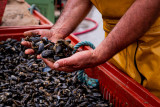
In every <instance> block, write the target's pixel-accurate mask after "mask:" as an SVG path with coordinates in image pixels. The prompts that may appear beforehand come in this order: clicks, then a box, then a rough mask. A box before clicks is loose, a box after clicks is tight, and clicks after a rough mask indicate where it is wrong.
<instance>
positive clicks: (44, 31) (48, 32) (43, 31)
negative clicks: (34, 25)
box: [21, 29, 63, 54]
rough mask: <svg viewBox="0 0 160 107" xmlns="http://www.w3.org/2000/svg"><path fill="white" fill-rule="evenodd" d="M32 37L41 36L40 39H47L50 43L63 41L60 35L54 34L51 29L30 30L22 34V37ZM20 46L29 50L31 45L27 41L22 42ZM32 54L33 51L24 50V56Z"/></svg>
mask: <svg viewBox="0 0 160 107" xmlns="http://www.w3.org/2000/svg"><path fill="white" fill-rule="evenodd" d="M34 35H41V37H47V38H48V39H49V40H51V41H52V42H56V41H57V40H58V39H63V38H62V35H61V34H58V33H55V31H54V30H53V29H51V30H48V29H37V30H31V31H27V32H24V36H34ZM21 44H22V45H24V46H26V47H29V48H30V47H31V43H30V42H28V41H22V42H21ZM33 53H34V50H33V49H27V50H25V54H33Z"/></svg>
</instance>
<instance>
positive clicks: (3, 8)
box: [0, 0, 7, 24]
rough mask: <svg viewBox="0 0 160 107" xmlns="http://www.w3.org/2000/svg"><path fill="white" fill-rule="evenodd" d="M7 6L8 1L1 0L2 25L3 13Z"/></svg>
mask: <svg viewBox="0 0 160 107" xmlns="http://www.w3.org/2000/svg"><path fill="white" fill-rule="evenodd" d="M6 4H7V0H0V24H1V22H2V17H3V13H4V10H5V7H6Z"/></svg>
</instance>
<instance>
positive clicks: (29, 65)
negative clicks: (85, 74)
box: [0, 36, 111, 107]
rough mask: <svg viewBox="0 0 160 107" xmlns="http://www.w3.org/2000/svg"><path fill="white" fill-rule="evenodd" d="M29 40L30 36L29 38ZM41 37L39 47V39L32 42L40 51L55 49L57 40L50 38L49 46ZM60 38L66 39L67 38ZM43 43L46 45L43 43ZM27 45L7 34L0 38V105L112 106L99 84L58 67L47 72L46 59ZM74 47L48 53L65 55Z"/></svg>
mask: <svg viewBox="0 0 160 107" xmlns="http://www.w3.org/2000/svg"><path fill="white" fill-rule="evenodd" d="M35 38H38V36H37V37H35ZM32 39H33V38H32ZM43 39H44V38H43ZM28 40H30V39H29V38H28ZM34 40H35V39H34ZM39 41H41V42H40V43H39V46H38V45H37V46H38V47H36V44H38V41H37V42H35V43H36V44H33V46H35V47H36V48H35V50H36V51H37V53H41V52H42V53H43V51H44V50H46V51H48V50H51V51H53V48H51V47H54V45H55V44H54V43H51V42H50V41H48V43H49V44H52V45H53V46H48V49H46V48H47V46H46V45H47V42H46V43H45V42H44V41H43V42H42V40H39ZM61 41H63V42H64V40H61ZM66 42H69V41H66ZM41 43H43V45H44V46H42V47H41V45H40V44H41ZM60 44H61V45H62V46H61V47H63V46H64V45H65V43H62V42H60ZM68 46H69V45H68ZM49 47H50V49H49ZM40 48H43V49H42V50H41V49H40ZM25 49H26V47H24V46H22V45H21V44H20V42H19V41H17V40H15V39H10V38H8V39H7V40H6V41H1V42H0V107H3V106H8V107H9V106H12V107H21V106H26V107H35V106H36V107H47V106H49V107H82V106H86V107H107V106H111V105H110V104H109V102H108V101H106V100H104V99H103V98H102V96H101V94H100V92H99V90H98V88H93V87H88V86H86V85H85V84H82V83H80V82H79V81H78V80H77V73H76V72H73V73H65V72H63V71H61V72H60V71H55V70H49V71H48V72H44V70H45V69H44V68H45V67H46V65H45V63H44V62H43V61H42V60H41V59H36V55H26V54H25V53H24V51H25ZM54 49H55V48H54ZM59 50H60V51H59ZM66 50H69V52H66V53H63V55H62V54H61V52H63V51H66ZM71 50H72V49H71V48H70V46H69V47H67V46H66V47H65V48H63V49H62V50H61V48H60V49H57V50H54V52H53V53H54V55H52V54H53V53H52V54H50V55H47V57H48V58H52V57H53V58H54V59H53V58H52V59H53V60H58V59H59V58H63V57H64V56H65V55H66V56H68V55H71ZM44 53H47V52H44ZM68 53H69V54H68ZM47 54H48V53H47ZM57 57H58V58H57Z"/></svg>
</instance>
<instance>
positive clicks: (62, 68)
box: [56, 67, 77, 72]
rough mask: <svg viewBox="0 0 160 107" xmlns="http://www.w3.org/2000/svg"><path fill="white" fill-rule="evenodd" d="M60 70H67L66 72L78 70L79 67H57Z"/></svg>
mask: <svg viewBox="0 0 160 107" xmlns="http://www.w3.org/2000/svg"><path fill="white" fill-rule="evenodd" d="M56 70H58V71H65V72H74V71H76V70H77V69H75V68H72V67H60V68H58V69H56Z"/></svg>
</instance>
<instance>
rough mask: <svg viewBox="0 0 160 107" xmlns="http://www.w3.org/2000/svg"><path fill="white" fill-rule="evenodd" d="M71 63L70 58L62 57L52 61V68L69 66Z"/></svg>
mask: <svg viewBox="0 0 160 107" xmlns="http://www.w3.org/2000/svg"><path fill="white" fill-rule="evenodd" d="M71 65H73V63H72V61H71V58H70V57H69V58H64V59H60V60H58V61H56V62H55V63H54V65H53V66H54V68H56V69H57V68H60V67H65V66H71Z"/></svg>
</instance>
